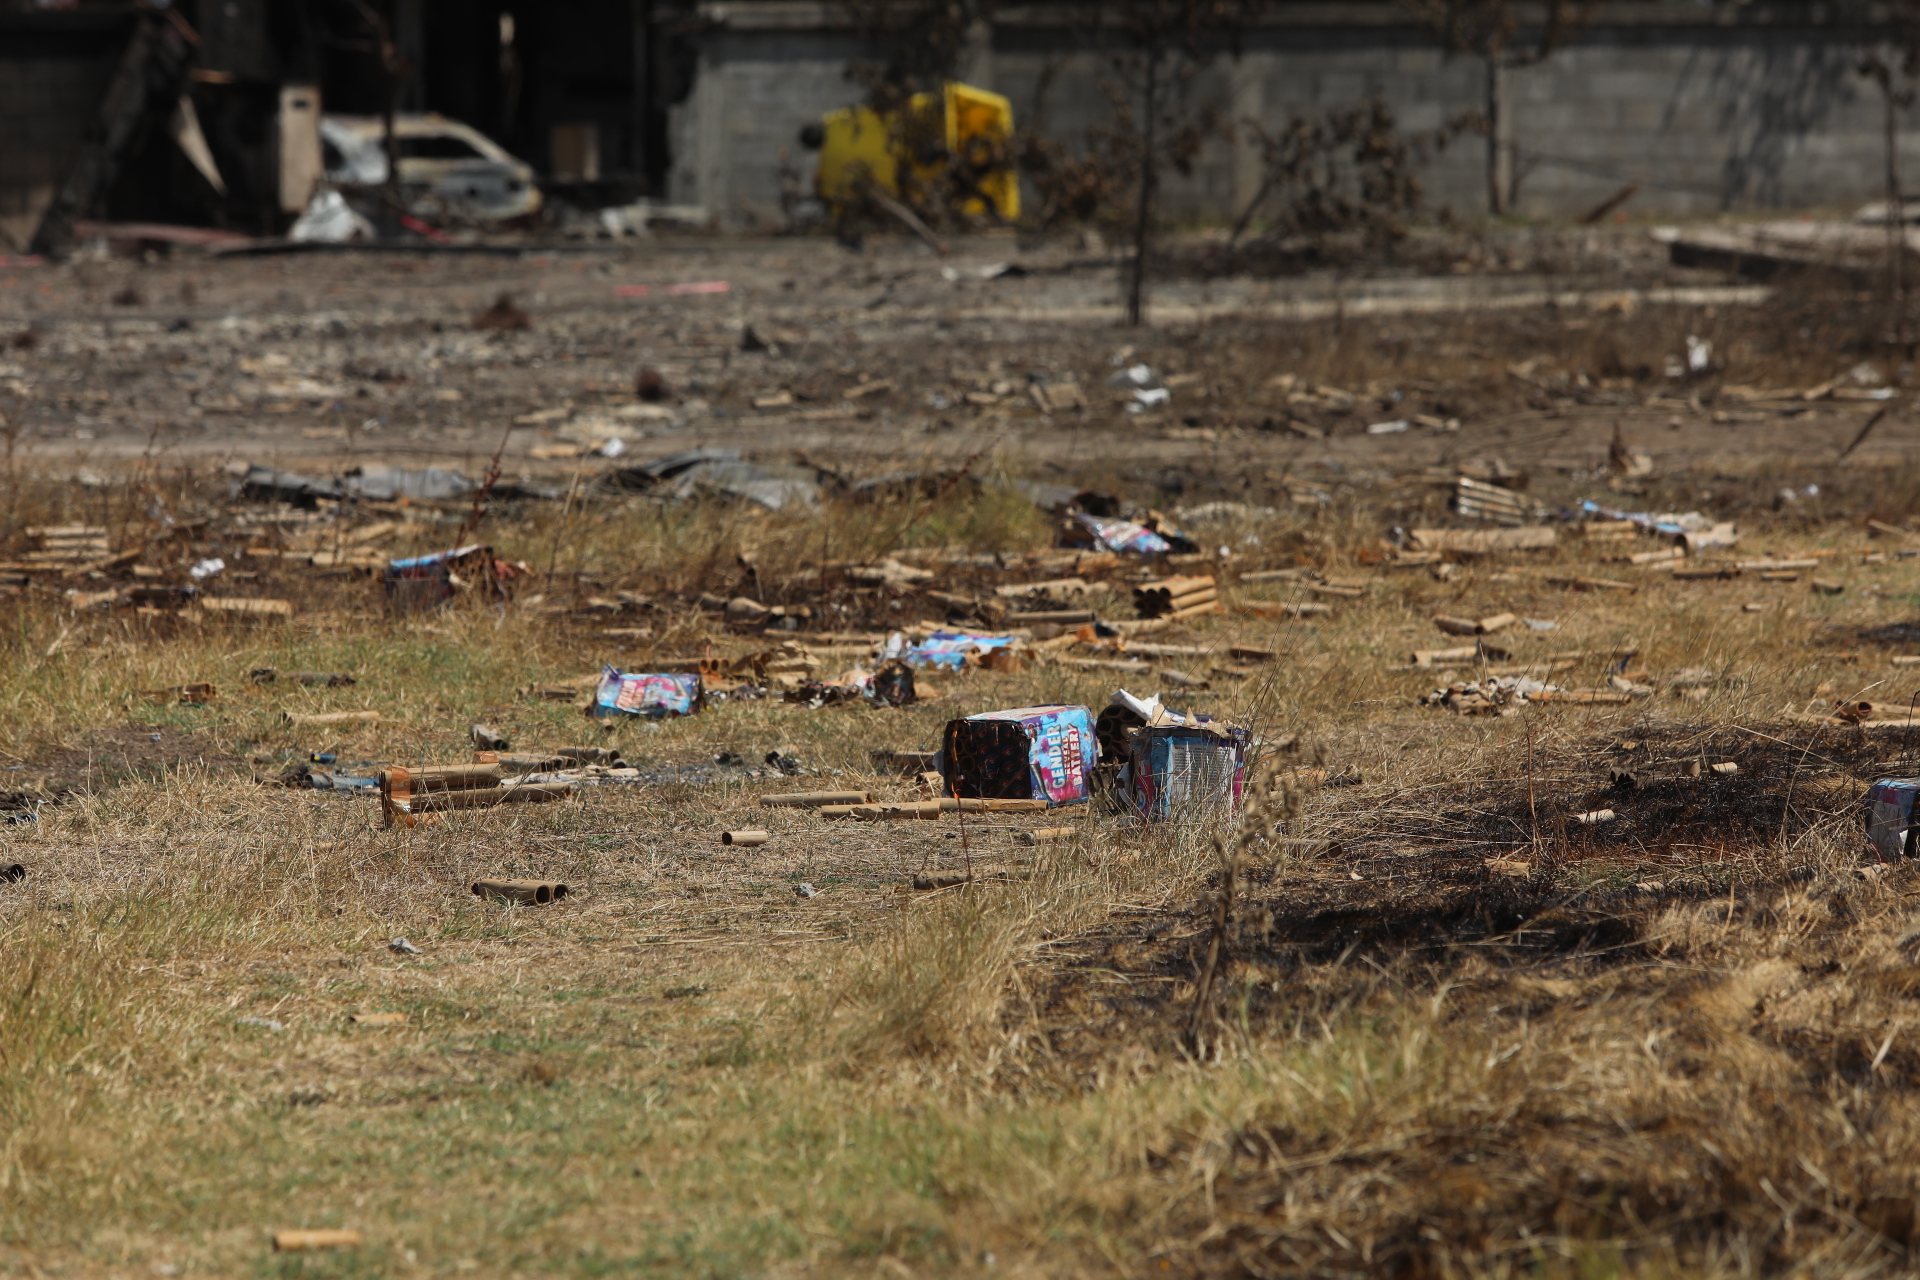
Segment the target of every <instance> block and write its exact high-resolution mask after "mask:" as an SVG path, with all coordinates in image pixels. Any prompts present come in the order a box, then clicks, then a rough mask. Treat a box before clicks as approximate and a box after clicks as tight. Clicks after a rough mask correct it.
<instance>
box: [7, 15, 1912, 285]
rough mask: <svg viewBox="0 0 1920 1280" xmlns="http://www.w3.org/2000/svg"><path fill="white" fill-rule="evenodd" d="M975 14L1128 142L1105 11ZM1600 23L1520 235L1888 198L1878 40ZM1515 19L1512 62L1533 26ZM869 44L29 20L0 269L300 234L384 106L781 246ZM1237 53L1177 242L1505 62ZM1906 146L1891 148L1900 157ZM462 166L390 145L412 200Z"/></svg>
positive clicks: (731, 19) (1590, 33)
mask: <svg viewBox="0 0 1920 1280" xmlns="http://www.w3.org/2000/svg"><path fill="white" fill-rule="evenodd" d="M988 12H990V13H991V17H990V18H989V19H986V20H983V21H981V22H979V23H977V24H976V25H975V27H974V29H973V31H972V32H971V33H970V34H969V36H968V38H967V39H966V41H965V47H964V48H963V50H962V53H961V57H960V59H959V63H958V65H957V66H956V68H955V71H956V74H957V75H958V77H959V78H960V79H962V80H964V81H965V82H967V83H969V84H972V85H976V86H979V87H981V88H986V89H991V90H993V91H996V92H998V93H1000V94H1004V95H1005V96H1006V97H1007V98H1008V99H1009V100H1010V102H1011V104H1012V108H1013V113H1014V118H1015V120H1016V121H1017V122H1018V123H1019V124H1020V125H1021V126H1023V127H1028V128H1035V129H1038V130H1039V131H1041V132H1042V133H1043V134H1045V135H1046V136H1047V137H1049V138H1051V139H1053V140H1055V141H1057V142H1058V143H1060V144H1061V145H1063V146H1064V147H1066V148H1067V149H1069V150H1072V149H1075V148H1084V147H1086V146H1088V145H1089V144H1090V141H1091V139H1092V138H1093V137H1094V135H1095V134H1096V133H1097V131H1099V130H1100V129H1102V128H1103V127H1105V126H1108V125H1110V124H1111V122H1112V110H1113V109H1112V106H1111V103H1112V101H1113V99H1112V96H1111V92H1110V90H1111V89H1112V88H1113V86H1112V85H1111V84H1109V83H1107V81H1108V79H1110V76H1111V72H1110V68H1111V65H1112V58H1111V55H1112V53H1113V52H1115V50H1117V49H1119V48H1121V47H1123V46H1124V45H1125V42H1126V36H1125V32H1124V23H1123V22H1118V21H1117V20H1116V19H1115V18H1114V14H1116V13H1118V12H1119V9H1118V7H1115V6H1101V5H1097V4H1096V5H1084V6H1072V5H1060V6H1008V7H1004V8H999V9H994V10H989V11H988ZM1582 13H1583V15H1584V19H1583V21H1582V22H1581V23H1580V24H1579V25H1578V27H1577V29H1576V30H1574V31H1573V32H1572V33H1571V34H1570V36H1569V37H1568V38H1567V39H1566V40H1565V41H1564V43H1563V44H1562V45H1561V46H1560V47H1558V48H1556V49H1554V50H1553V51H1552V52H1551V53H1550V54H1549V55H1548V56H1545V57H1542V58H1539V59H1537V60H1534V61H1531V62H1525V61H1524V60H1521V61H1520V62H1517V63H1516V64H1515V65H1511V66H1507V67H1505V68H1503V69H1500V70H1498V71H1497V72H1495V73H1493V74H1494V75H1495V76H1496V77H1497V81H1498V93H1499V95H1500V97H1501V100H1502V101H1503V103H1504V104H1505V106H1504V110H1502V111H1501V112H1499V113H1498V120H1497V123H1496V126H1495V132H1496V135H1497V136H1496V138H1495V139H1494V143H1495V148H1494V149H1495V151H1496V153H1497V154H1498V155H1499V157H1500V163H1501V164H1502V165H1504V166H1505V168H1504V172H1503V173H1502V174H1501V176H1500V178H1499V182H1500V184H1501V185H1502V186H1504V188H1505V189H1506V190H1507V191H1508V192H1509V194H1510V196H1511V198H1512V207H1513V209H1514V211H1516V212H1519V213H1521V214H1525V215H1533V216H1549V217H1559V216H1566V215H1570V214H1577V213H1580V212H1583V211H1587V210H1590V209H1592V208H1594V207H1596V205H1597V204H1598V203H1599V202H1601V201H1603V200H1605V199H1606V198H1607V197H1608V196H1609V195H1611V194H1614V193H1617V192H1619V191H1621V190H1623V189H1624V188H1626V187H1628V186H1631V187H1633V188H1634V192H1635V194H1634V197H1633V200H1634V203H1633V209H1634V210H1635V211H1636V212H1642V213H1662V214H1670V215H1700V214H1708V213H1715V212H1721V211H1749V210H1769V209H1803V208H1816V207H1843V206H1849V205H1852V204H1855V203H1858V202H1860V201H1862V200H1866V199H1871V198H1874V197H1876V196H1878V195H1880V194H1881V192H1882V187H1883V184H1884V173H1885V157H1884V155H1883V152H1882V135H1881V130H1882V124H1883V120H1882V116H1883V104H1882V101H1881V98H1880V94H1879V90H1878V89H1877V88H1876V87H1875V86H1874V85H1873V84H1872V82H1871V81H1869V80H1868V79H1866V78H1864V77H1863V76H1862V75H1861V74H1860V71H1859V66H1860V62H1861V57H1862V51H1863V50H1864V49H1867V48H1869V47H1870V46H1872V45H1873V44H1874V42H1875V41H1876V40H1878V39H1879V38H1880V35H1881V33H1880V31H1879V30H1878V29H1877V28H1874V27H1872V26H1869V25H1864V23H1865V22H1866V19H1864V18H1861V17H1857V16H1853V15H1850V14H1849V13H1847V12H1843V11H1841V10H1838V9H1835V8H1832V7H1830V6H1821V5H1816V4H1810V3H1780V4H1752V5H1741V6H1726V5H1715V6H1707V5H1677V4H1611V5H1601V6H1595V7H1593V8H1591V9H1589V10H1583V11H1582ZM1518 14H1519V18H1520V20H1521V24H1522V31H1521V33H1520V36H1519V37H1517V40H1516V44H1524V43H1525V42H1526V40H1527V39H1528V38H1530V37H1528V35H1527V26H1526V24H1527V23H1528V22H1529V21H1533V22H1536V23H1537V22H1538V20H1539V17H1540V15H1539V14H1536V13H1533V12H1532V11H1531V10H1528V9H1527V8H1526V7H1524V6H1522V7H1521V8H1520V9H1519V10H1518ZM870 35H871V33H870V32H869V31H867V30H865V29H863V28H862V27H861V25H860V20H859V18H858V16H857V11H856V10H855V9H853V8H849V7H843V6H840V5H836V4H829V3H822V2H818V0H710V2H709V3H705V4H700V5H698V6H697V7H696V6H682V5H677V4H670V3H667V2H666V0H576V2H574V3H569V4H565V5H543V6H542V5H526V4H516V3H513V2H512V0H488V2H487V3H482V4H468V3H461V2H458V0H373V2H372V3H361V2H360V0H177V3H174V4H173V5H171V6H168V7H157V8H156V7H147V6H141V5H135V4H131V3H125V4H123V3H89V4H85V5H82V6H80V7H49V6H45V5H44V4H43V3H42V2H41V0H28V2H27V3H26V4H25V5H24V6H16V7H14V8H11V9H7V10H0V252H12V253H21V252H28V251H37V252H60V251H63V250H64V249H65V248H67V247H69V246H70V245H71V244H72V243H73V242H74V241H75V239H76V236H77V234H78V231H79V230H84V229H86V227H87V224H90V223H109V224H118V225H123V226H124V224H129V223H132V224H142V225H144V226H146V227H147V228H148V231H147V234H151V235H154V236H158V237H160V238H166V237H167V236H173V237H175V238H192V237H191V235H190V234H189V233H185V232H181V231H179V230H177V229H178V228H183V227H190V228H202V229H204V230H205V231H207V232H209V233H222V234H230V235H244V236H249V237H252V236H263V235H279V234H283V233H284V232H285V231H286V230H287V228H288V227H289V225H290V224H292V222H293V220H294V219H295V218H296V217H297V216H298V215H299V214H300V212H301V211H302V210H303V209H305V208H306V207H307V204H308V202H309V201H310V199H311V198H312V196H313V194H314V192H315V190H316V189H317V188H318V187H319V185H320V184H321V183H322V182H323V181H324V179H325V176H326V174H327V173H328V171H329V169H330V167H332V166H334V165H337V164H339V163H341V158H340V157H339V156H338V155H337V154H334V152H335V151H337V148H335V147H334V146H333V144H332V143H330V142H329V141H328V139H327V138H326V137H325V136H323V132H322V124H323V121H324V120H326V119H327V118H329V117H334V116H342V117H353V118H357V119H359V120H361V121H370V120H378V119H380V118H381V117H383V116H384V115H385V113H387V112H389V111H392V112H396V113H400V114H401V115H403V116H409V117H417V116H424V115H426V114H427V113H437V114H438V115H439V116H441V117H444V118H446V119H447V120H449V121H454V122H459V123H460V124H461V125H463V126H468V127H470V128H471V129H472V130H477V131H478V133H479V134H480V135H484V138H485V139H487V140H490V144H497V147H498V148H499V150H500V153H501V154H502V155H504V156H506V157H508V158H509V159H511V160H512V161H513V163H515V164H518V163H520V162H524V163H525V166H527V172H528V175H529V179H528V180H529V181H531V182H534V183H537V186H538V189H539V191H540V192H541V193H542V194H543V195H544V197H545V199H544V201H527V202H524V203H523V204H522V205H521V206H518V209H519V211H520V212H523V213H525V214H526V215H527V216H526V218H525V219H524V225H526V226H527V227H528V228H529V229H532V228H534V227H537V226H550V225H552V221H553V216H554V214H555V213H556V212H557V211H562V210H565V209H567V208H569V207H571V208H577V209H584V210H591V209H594V208H598V207H604V206H608V205H618V204H624V203H626V202H630V201H633V200H635V199H639V198H651V199H654V200H661V201H668V202H671V203H673V204H676V205H682V206H695V207H700V208H703V209H704V210H706V211H707V212H708V213H709V214H710V215H711V217H712V220H713V221H714V222H715V223H716V224H717V225H719V226H722V227H726V228H731V229H753V228H760V229H771V228H775V227H780V226H784V225H787V224H788V222H789V220H790V218H791V215H792V211H793V204H794V194H795V192H796V190H801V191H803V190H804V188H805V185H806V181H807V177H808V173H807V170H808V167H809V165H810V164H811V160H810V158H809V157H808V155H807V154H806V153H805V151H804V150H803V149H802V148H801V146H800V144H799V141H798V139H799V135H800V133H801V131H802V129H803V128H805V127H806V126H808V125H812V124H817V122H818V121H819V120H820V119H821V117H822V115H823V114H824V113H826V112H829V111H832V110H834V109H836V108H839V107H843V106H846V105H848V104H849V103H851V102H854V101H856V100H857V99H859V97H860V96H861V94H862V89H861V88H860V86H859V85H858V84H857V83H855V81H854V79H852V78H850V74H849V73H850V69H851V68H852V67H853V65H854V64H856V63H857V62H859V61H860V60H861V59H862V58H864V57H867V56H868V55H869V54H870V53H871V51H872V47H873V44H872V40H871V38H870ZM1236 43H1237V52H1234V53H1231V54H1229V53H1227V52H1225V51H1223V52H1222V53H1221V54H1220V55H1219V56H1218V57H1217V58H1216V59H1215V60H1214V61H1213V63H1212V64H1211V65H1209V66H1208V67H1207V68H1206V69H1205V70H1204V71H1203V72H1202V73H1201V74H1200V75H1198V76H1197V77H1196V78H1195V79H1194V81H1193V82H1192V84H1191V85H1190V87H1189V90H1188V91H1189V93H1190V95H1191V97H1192V103H1191V105H1192V107H1193V108H1194V109H1195V110H1196V111H1200V112H1205V113H1208V114H1209V115H1210V118H1212V119H1214V120H1217V121H1220V122H1231V123H1233V124H1234V125H1235V128H1234V129H1233V130H1232V131H1231V136H1229V134H1228V131H1226V130H1224V129H1223V130H1219V131H1216V133H1215V135H1214V136H1213V137H1212V139H1211V140H1210V141H1208V142H1207V143H1206V144H1205V146H1203V147H1202V148H1201V150H1200V152H1199V154H1198V156H1197V157H1196V160H1195V163H1194V165H1193V167H1192V170H1191V172H1190V173H1186V174H1172V175H1169V176H1168V179H1167V182H1166V189H1165V192H1164V208H1165V209H1166V211H1167V212H1168V213H1169V214H1170V215H1172V216H1178V217H1183V218H1200V219H1211V220H1217V221H1223V220H1230V219H1232V218H1234V217H1237V216H1239V214H1240V213H1241V212H1242V211H1243V210H1245V209H1246V208H1247V207H1248V206H1249V204H1250V203H1251V202H1252V201H1253V200H1254V198H1255V196H1256V194H1257V193H1258V192H1259V191H1260V189H1261V186H1262V183H1263V181H1264V180H1265V172H1266V171H1265V167H1264V166H1265V160H1264V158H1263V152H1262V147H1263V143H1262V137H1263V132H1264V134H1265V135H1266V136H1268V137H1272V136H1277V135H1278V134H1279V133H1281V132H1282V131H1284V130H1285V129H1286V128H1287V126H1288V125H1289V123H1290V122H1291V121H1294V120H1296V119H1298V120H1313V119H1316V118H1321V117H1324V116H1325V115H1326V113H1328V112H1332V111H1340V110H1351V109H1353V108H1355V107H1358V106H1360V105H1362V104H1365V103H1369V102H1372V101H1375V100H1378V101H1381V102H1383V103H1385V104H1386V105H1387V106H1388V107H1389V108H1390V109H1391V111H1392V112H1393V116H1394V119H1395V121H1396V122H1397V125H1398V127H1399V128H1400V129H1402V130H1403V131H1405V132H1407V133H1408V134H1410V135H1412V134H1432V133H1434V132H1436V131H1441V130H1445V129H1449V128H1455V129H1457V128H1459V122H1461V121H1462V120H1466V119H1469V118H1470V117H1471V116H1472V115H1473V113H1475V112H1483V110H1484V108H1485V106H1486V105H1487V102H1488V93H1489V71H1488V69H1487V65H1486V64H1485V63H1484V62H1483V61H1482V60H1481V59H1479V58H1477V57H1475V56H1472V55H1470V54H1465V53H1461V52H1458V51H1450V50H1449V49H1448V48H1447V47H1446V45H1445V43H1444V41H1443V40H1442V39H1441V37H1440V36H1439V35H1438V34H1437V33H1436V32H1435V31H1434V30H1433V29H1432V28H1430V27H1429V26H1427V25H1424V24H1423V23H1422V22H1421V21H1419V20H1418V19H1417V18H1416V16H1415V14H1414V11H1413V9H1411V8H1410V7H1407V6H1404V5H1401V4H1397V3H1392V2H1391V0H1360V2H1354V3H1340V4H1305V3H1278V4H1273V5H1270V6H1268V7H1266V8H1265V9H1263V10H1261V11H1260V15H1259V16H1258V17H1257V19H1255V20H1254V21H1253V22H1252V24H1251V25H1250V26H1249V27H1248V28H1247V29H1246V30H1244V31H1242V32H1240V33H1238V39H1237V42H1236ZM370 127H371V126H363V131H364V129H366V128H370ZM1916 144H1920V137H1915V136H1914V135H1912V134H1911V132H1910V131H1909V132H1904V133H1902V135H1901V142H1900V150H1901V152H1902V154H1903V156H1905V155H1906V153H1908V152H1910V151H1913V150H1916V149H1920V146H1917V145H1916ZM383 145H384V144H383ZM474 145H475V144H473V143H472V142H471V141H470V140H463V137H461V136H452V135H451V134H449V133H447V132H445V131H442V132H440V133H435V132H433V131H431V130H428V131H424V132H423V133H422V135H421V136H419V137H415V138H410V139H409V138H402V139H399V140H398V146H399V151H400V164H401V169H402V173H403V175H404V174H405V172H406V171H407V166H408V163H409V162H410V161H412V160H416V159H417V160H422V161H427V160H436V159H438V160H447V159H455V158H458V157H460V156H463V155H465V156H468V157H472V156H474V155H475V154H477V153H476V152H475V150H474ZM1486 153H1487V151H1486V143H1485V142H1484V141H1483V140H1481V139H1479V138H1473V137H1458V136H1457V137H1456V138H1455V141H1454V144H1453V145H1452V146H1449V147H1447V148H1445V149H1442V150H1440V151H1438V153H1437V154H1435V155H1433V156H1432V157H1431V158H1430V159H1428V160H1427V161H1426V163H1425V164H1424V166H1423V168H1422V170H1421V176H1422V181H1423V183H1424V187H1425V192H1426V203H1427V206H1428V207H1429V209H1431V210H1436V211H1437V210H1439V209H1442V208H1444V209H1448V210H1451V211H1452V212H1454V213H1456V214H1459V215H1463V216H1474V215H1478V214H1482V213H1484V212H1486V207H1487V187H1488V177H1487V174H1486V163H1487V162H1486V160H1485V156H1486ZM382 154H383V153H382ZM1907 158H1909V159H1910V158H1911V157H1907ZM501 163H503V164H504V163H505V161H501ZM383 164H384V160H383V159H382V158H381V157H380V156H376V157H375V160H374V162H373V164H372V171H374V172H379V171H380V170H381V168H382V166H383ZM513 181H518V179H513V178H511V177H510V178H509V179H508V182H509V185H511V183H512V182H513ZM535 208H544V209H545V210H546V213H545V214H543V215H540V216H539V217H535V216H534V210H535ZM512 211H513V210H511V209H509V210H508V212H512ZM502 216H504V215H502ZM158 227H167V228H174V229H175V230H171V231H161V230H158V229H157V228H158ZM380 230H381V231H382V232H383V233H386V232H391V233H400V232H401V230H402V229H401V228H400V227H398V226H397V225H387V226H383V227H382V228H380Z"/></svg>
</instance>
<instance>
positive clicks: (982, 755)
mask: <svg viewBox="0 0 1920 1280" xmlns="http://www.w3.org/2000/svg"><path fill="white" fill-rule="evenodd" d="M1099 758H1100V747H1099V743H1098V740H1097V739H1096V738H1095V737H1094V732H1093V712H1091V711H1089V710H1088V709H1087V708H1085V707H1067V706H1060V707H1020V708H1017V709H1015V710H1012V711H985V712H982V713H981V714H979V715H977V716H968V717H967V718H966V719H964V720H949V721H947V729H946V733H945V734H944V735H943V741H942V743H941V752H940V761H941V764H940V771H941V774H942V776H943V777H944V778H945V780H946V787H947V790H948V791H950V792H953V793H954V794H957V795H959V796H961V797H963V798H981V799H992V800H1045V801H1046V802H1047V804H1048V805H1049V806H1058V805H1064V804H1079V803H1081V802H1082V801H1084V800H1085V799H1086V798H1087V795H1088V790H1089V779H1090V778H1091V775H1092V773H1093V766H1094V764H1095V763H1096V762H1097V761H1098V760H1099Z"/></svg>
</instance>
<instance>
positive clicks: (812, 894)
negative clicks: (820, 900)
mask: <svg viewBox="0 0 1920 1280" xmlns="http://www.w3.org/2000/svg"><path fill="white" fill-rule="evenodd" d="M793 891H794V893H795V894H796V895H798V896H799V897H802V898H817V897H819V896H820V891H819V890H818V889H816V888H814V887H813V886H812V885H811V884H808V883H807V882H806V881H805V880H802V881H801V882H800V883H799V884H797V885H795V886H793Z"/></svg>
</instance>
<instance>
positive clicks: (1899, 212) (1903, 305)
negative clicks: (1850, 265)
mask: <svg viewBox="0 0 1920 1280" xmlns="http://www.w3.org/2000/svg"><path fill="white" fill-rule="evenodd" d="M1881 88H1882V90H1883V92H1882V94H1881V97H1882V98H1884V99H1885V100H1886V104H1887V121H1886V134H1887V136H1886V145H1887V258H1888V263H1887V265H1888V266H1889V267H1890V268H1891V269H1892V280H1893V308H1894V310H1893V332H1894V340H1895V341H1896V342H1898V343H1900V344H1901V345H1903V346H1904V345H1905V344H1906V342H1907V225H1906V218H1907V211H1906V205H1905V201H1903V200H1902V199H1901V196H1900V149H1899V146H1900V115H1899V112H1900V104H1899V103H1898V101H1896V99H1895V96H1894V92H1893V84H1892V76H1891V74H1889V76H1888V83H1887V84H1885V85H1883V86H1881Z"/></svg>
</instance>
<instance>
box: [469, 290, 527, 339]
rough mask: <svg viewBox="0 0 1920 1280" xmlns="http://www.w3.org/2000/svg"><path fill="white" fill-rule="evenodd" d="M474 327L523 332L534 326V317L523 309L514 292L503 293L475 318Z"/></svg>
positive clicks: (491, 330)
mask: <svg viewBox="0 0 1920 1280" xmlns="http://www.w3.org/2000/svg"><path fill="white" fill-rule="evenodd" d="M473 327H474V328H476V329H480V330H484V331H489V332H493V333H523V332H525V331H526V330H528V329H531V328H533V317H531V316H529V315H528V314H527V313H526V312H525V311H524V310H522V309H521V307H520V304H519V303H517V302H515V301H514V300H513V295H512V294H509V293H503V294H501V295H500V296H499V297H497V298H495V299H494V300H493V305H492V306H490V307H488V308H487V309H486V310H485V311H482V312H481V313H480V314H479V315H476V316H475V317H474V318H473Z"/></svg>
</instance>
